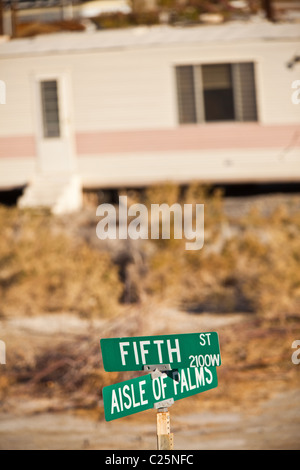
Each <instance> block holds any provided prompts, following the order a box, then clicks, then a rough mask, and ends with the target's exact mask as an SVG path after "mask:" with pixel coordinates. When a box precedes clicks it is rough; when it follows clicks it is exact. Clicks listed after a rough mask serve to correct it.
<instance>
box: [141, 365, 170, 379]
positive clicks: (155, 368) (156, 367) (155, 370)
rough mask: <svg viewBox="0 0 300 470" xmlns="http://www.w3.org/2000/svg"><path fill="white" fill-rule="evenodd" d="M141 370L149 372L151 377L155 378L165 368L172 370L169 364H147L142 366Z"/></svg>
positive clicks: (164, 370)
mask: <svg viewBox="0 0 300 470" xmlns="http://www.w3.org/2000/svg"><path fill="white" fill-rule="evenodd" d="M143 370H145V371H147V372H151V378H152V379H155V378H156V377H160V376H161V375H162V374H163V373H164V372H166V371H167V370H172V367H171V365H170V364H147V365H146V366H144V367H143Z"/></svg>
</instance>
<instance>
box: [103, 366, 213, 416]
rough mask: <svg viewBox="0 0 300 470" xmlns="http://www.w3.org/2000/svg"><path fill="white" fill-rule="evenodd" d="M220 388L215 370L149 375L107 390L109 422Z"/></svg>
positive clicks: (187, 370)
mask: <svg viewBox="0 0 300 470" xmlns="http://www.w3.org/2000/svg"><path fill="white" fill-rule="evenodd" d="M217 386H218V378H217V371H216V368H215V367H210V368H209V367H194V368H187V369H178V370H171V371H168V372H164V373H162V374H161V375H159V376H158V377H155V378H152V377H151V374H147V375H144V376H141V377H138V378H136V379H132V380H127V381H125V382H121V383H118V384H114V385H109V386H108V387H104V388H103V401H104V413H105V419H106V421H112V420H114V419H118V418H123V417H124V416H128V415H132V414H134V413H138V412H140V411H144V410H148V409H150V408H153V407H154V404H155V403H158V402H161V401H165V400H169V399H171V398H173V399H174V401H176V400H180V399H181V398H186V397H189V396H191V395H196V394H198V393H201V392H205V391H206V390H211V389H213V388H216V387H217Z"/></svg>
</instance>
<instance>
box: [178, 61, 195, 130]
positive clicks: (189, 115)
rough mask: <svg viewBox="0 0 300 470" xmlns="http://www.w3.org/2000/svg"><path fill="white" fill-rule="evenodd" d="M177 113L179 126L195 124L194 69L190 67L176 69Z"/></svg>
mask: <svg viewBox="0 0 300 470" xmlns="http://www.w3.org/2000/svg"><path fill="white" fill-rule="evenodd" d="M176 79H177V96H178V112H179V122H180V124H190V123H196V122H197V116H196V103H195V86H194V68H193V66H191V65H187V66H185V65H184V66H180V67H176Z"/></svg>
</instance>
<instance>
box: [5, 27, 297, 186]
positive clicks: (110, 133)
mask: <svg viewBox="0 0 300 470" xmlns="http://www.w3.org/2000/svg"><path fill="white" fill-rule="evenodd" d="M254 26H255V25H254ZM254 26H253V25H247V24H235V23H232V24H227V25H222V26H214V27H208V26H206V27H199V28H198V27H197V28H191V29H189V30H187V29H180V28H179V29H177V28H160V27H158V28H142V29H141V28H137V29H134V30H125V31H115V32H113V31H109V32H95V33H88V34H84V33H70V34H61V35H54V36H48V37H42V36H41V37H38V38H35V39H34V40H18V41H11V42H9V43H6V44H2V45H0V79H1V80H4V81H5V82H6V84H7V101H6V105H2V106H1V107H0V187H8V186H14V185H19V184H20V183H21V182H22V184H25V183H26V182H28V181H29V180H30V178H32V176H33V175H34V172H35V171H36V170H37V171H38V168H39V158H40V156H39V146H38V142H37V127H38V125H39V122H38V121H39V117H38V113H37V109H36V106H37V104H36V101H37V100H36V88H35V82H36V80H37V77H40V76H44V77H47V76H49V77H53V76H60V75H65V76H67V77H68V80H69V86H68V92H69V94H70V96H69V103H68V106H69V108H70V109H69V114H68V121H69V124H68V125H69V127H70V132H71V133H72V136H73V138H74V141H75V147H74V157H75V166H74V169H75V171H77V172H78V174H79V175H80V176H81V177H82V180H83V184H84V185H85V186H87V187H88V186H103V187H105V186H119V185H122V186H126V185H143V184H151V183H155V182H157V181H163V180H174V181H182V182H186V181H190V180H192V179H199V180H203V181H262V180H272V181H275V180H290V181H292V180H299V178H300V132H299V124H300V104H299V105H295V104H293V103H292V100H291V96H292V92H293V91H294V90H293V89H292V83H293V81H295V80H297V79H299V68H300V65H299V63H298V64H296V65H295V67H294V68H292V69H289V68H287V66H286V64H287V62H288V61H289V60H290V59H291V58H292V57H293V56H294V54H296V53H297V51H299V46H300V42H299V36H300V34H299V32H298V29H297V27H296V26H297V25H271V24H268V23H266V24H265V23H264V24H263V25H260V27H261V28H258V27H257V26H256V27H254ZM240 62H252V63H254V69H255V82H256V100H257V112H258V121H257V122H251V123H247V122H245V123H239V122H230V123H228V122H223V123H201V124H188V125H180V124H179V120H178V104H177V85H176V74H175V67H176V66H180V65H205V64H220V63H240ZM49 158H51V155H49ZM54 160H55V159H53V161H54Z"/></svg>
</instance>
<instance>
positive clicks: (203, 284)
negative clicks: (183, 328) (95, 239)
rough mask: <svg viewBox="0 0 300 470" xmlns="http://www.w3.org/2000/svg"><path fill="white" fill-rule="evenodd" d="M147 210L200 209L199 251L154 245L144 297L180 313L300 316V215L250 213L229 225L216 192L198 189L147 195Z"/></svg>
mask: <svg viewBox="0 0 300 470" xmlns="http://www.w3.org/2000/svg"><path fill="white" fill-rule="evenodd" d="M147 200H148V203H150V202H151V203H155V202H157V203H162V202H166V203H168V204H170V205H171V204H174V203H175V202H180V203H181V204H182V203H190V204H196V203H204V204H205V243H204V247H203V249H202V250H200V251H194V252H193V251H190V252H188V251H186V250H185V242H186V240H184V239H183V240H174V239H172V237H171V240H157V241H153V240H152V243H154V244H155V248H156V249H155V251H154V253H153V254H152V256H151V257H150V259H149V269H148V274H147V277H146V279H145V280H144V281H143V282H144V286H145V289H146V291H147V293H148V294H150V295H151V296H154V297H158V298H159V299H160V300H165V301H168V302H170V301H171V302H172V303H173V304H176V305H179V306H180V307H181V308H183V309H190V310H193V311H199V312H201V311H213V312H235V311H244V312H247V311H248V312H258V313H260V314H262V315H264V316H273V315H279V316H280V315H283V316H284V315H286V314H287V313H296V314H297V313H299V310H300V239H299V233H300V214H299V211H298V212H297V211H290V209H291V208H290V207H286V206H284V205H282V204H281V205H278V206H277V207H276V208H275V210H273V211H271V212H270V213H269V214H268V215H265V214H263V211H262V210H263V208H264V204H263V203H262V204H261V208H258V207H253V208H252V209H251V210H250V211H249V212H248V213H247V214H246V215H245V216H243V217H241V218H237V217H235V218H232V217H231V218H229V217H228V216H226V214H225V211H224V209H223V198H222V194H221V192H220V191H215V192H211V190H210V189H209V188H207V187H203V186H201V185H198V184H193V185H190V186H189V187H188V188H187V189H186V191H184V192H182V191H181V192H180V191H179V188H178V187H176V186H174V185H166V186H162V187H156V188H154V189H151V190H148V192H147Z"/></svg>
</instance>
